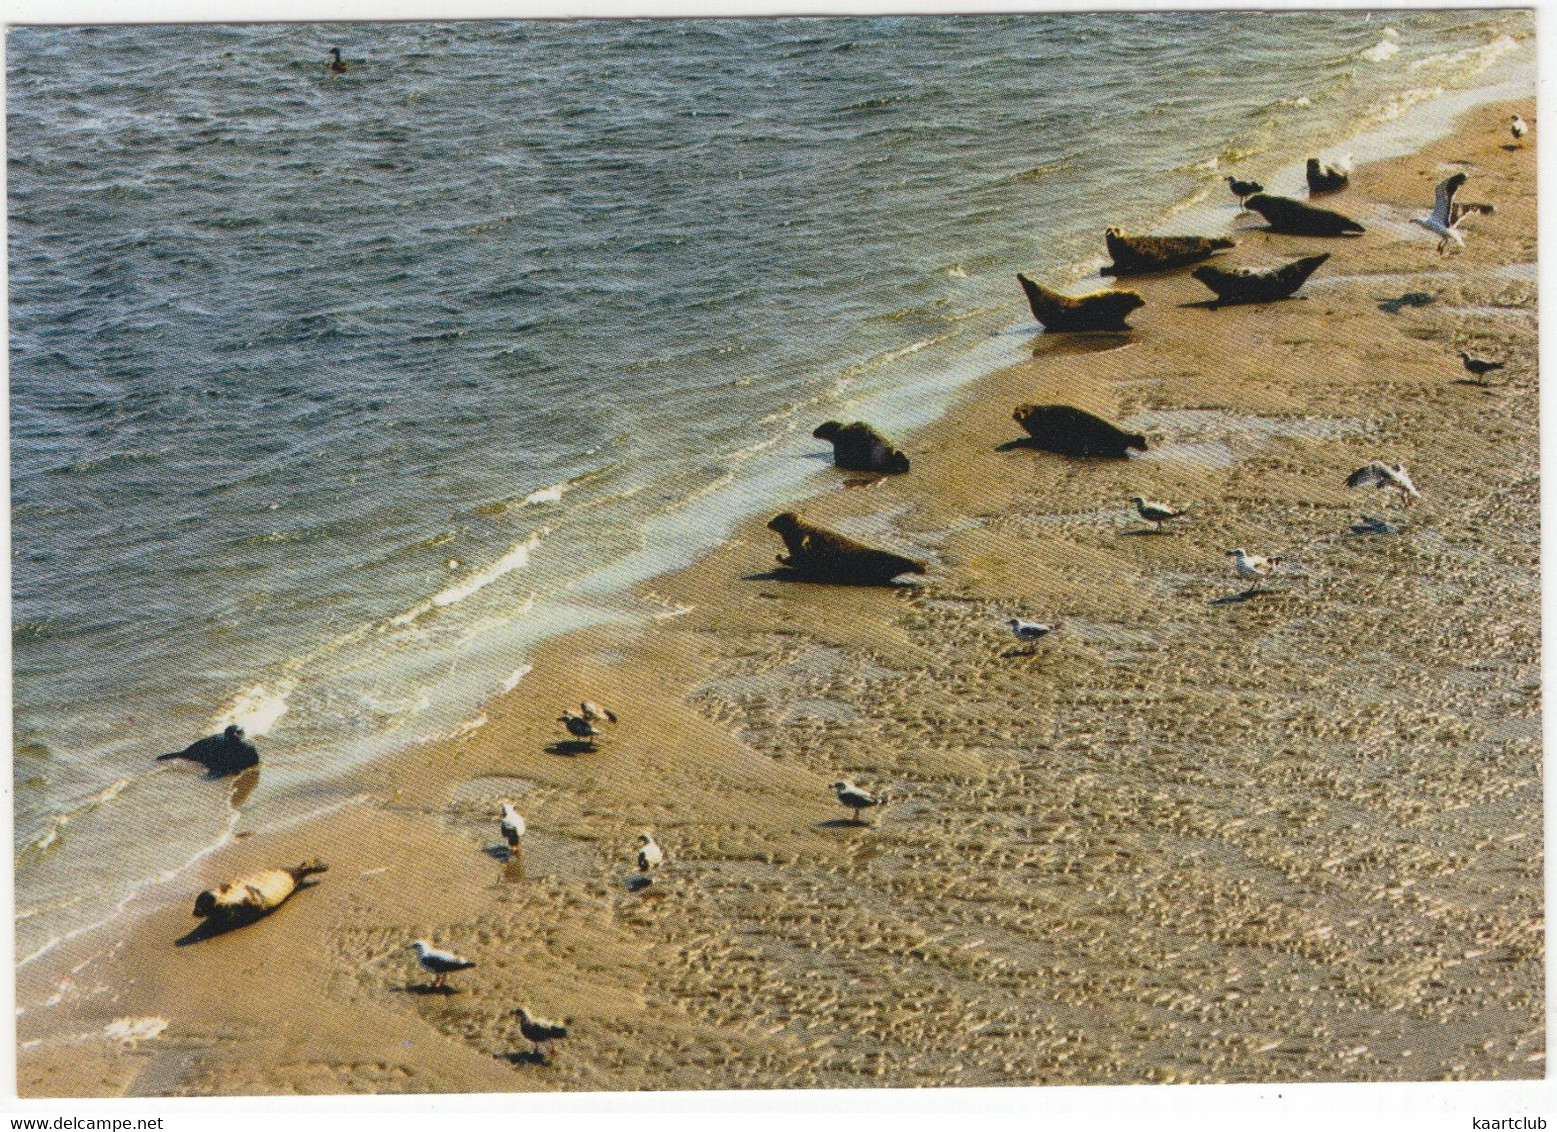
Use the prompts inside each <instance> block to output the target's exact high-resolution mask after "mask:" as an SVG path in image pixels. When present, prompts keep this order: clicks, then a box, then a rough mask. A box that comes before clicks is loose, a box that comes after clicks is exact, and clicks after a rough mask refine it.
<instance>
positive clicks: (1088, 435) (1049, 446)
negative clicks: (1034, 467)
mask: <svg viewBox="0 0 1557 1132" xmlns="http://www.w3.org/2000/svg"><path fill="white" fill-rule="evenodd" d="M1011 417H1012V419H1013V420H1015V421H1016V423H1017V424H1019V425H1021V426H1022V427H1023V428H1024V429H1026V430H1027V434H1028V435H1029V436H1031V437H1032V438H1033V446H1034V447H1036V448H1042V449H1043V450H1044V451H1046V452H1058V453H1059V454H1060V455H1061V456H1114V457H1119V458H1121V459H1122V458H1123V457H1125V456H1127V455H1129V451H1130V449H1132V448H1138V449H1140V450H1141V451H1142V452H1145V451H1146V437H1144V436H1142V435H1141V434H1140V433H1138V432H1125V431H1124V430H1123V429H1121V428H1119V427H1118V426H1117V425H1112V424H1109V423H1108V422H1107V421H1105V420H1104V419H1103V418H1102V417H1094V416H1093V415H1092V414H1091V413H1088V412H1083V411H1082V410H1081V409H1075V408H1072V407H1071V406H1069V405H1018V406H1017V409H1016V412H1014V413H1012V414H1011Z"/></svg>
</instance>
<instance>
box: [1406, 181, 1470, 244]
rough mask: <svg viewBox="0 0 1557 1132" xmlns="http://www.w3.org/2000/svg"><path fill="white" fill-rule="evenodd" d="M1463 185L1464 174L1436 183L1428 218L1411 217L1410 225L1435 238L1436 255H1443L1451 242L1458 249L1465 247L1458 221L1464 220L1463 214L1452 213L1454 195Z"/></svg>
mask: <svg viewBox="0 0 1557 1132" xmlns="http://www.w3.org/2000/svg"><path fill="white" fill-rule="evenodd" d="M1463 184H1465V174H1464V173H1456V174H1454V175H1453V176H1452V177H1445V178H1444V179H1443V180H1442V181H1440V182H1438V188H1437V190H1436V191H1435V192H1434V194H1433V211H1432V214H1431V215H1429V216H1413V217H1412V218H1411V223H1413V224H1415V225H1417V226H1418V227H1421V228H1426V229H1427V230H1428V231H1429V232H1431V233H1433V234H1434V235H1435V236H1437V237H1438V238H1439V239H1438V254H1439V255H1443V250H1444V248H1445V247H1447V246H1448V243H1449V241H1450V240H1453V241H1454V242H1455V243H1456V244H1457V245H1459V246H1460V247H1462V248H1463V247H1464V246H1465V237H1464V236H1462V235H1461V234H1460V227H1459V225H1460V221H1461V220H1463V219H1465V213H1464V212H1462V213H1460V214H1459V215H1458V216H1456V215H1455V211H1454V194H1455V193H1457V192H1459V191H1460V186H1461V185H1463Z"/></svg>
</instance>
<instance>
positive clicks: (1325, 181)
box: [1307, 157, 1351, 196]
mask: <svg viewBox="0 0 1557 1132" xmlns="http://www.w3.org/2000/svg"><path fill="white" fill-rule="evenodd" d="M1307 172H1308V195H1309V196H1319V195H1320V194H1321V193H1338V192H1340V191H1341V190H1342V189H1344V188H1345V187H1346V185H1347V183H1348V182H1349V181H1350V180H1351V178H1350V177H1348V176H1347V175H1346V173H1345V172H1344V171H1342V170H1340V169H1332V168H1330V166H1328V165H1321V164H1319V158H1317V157H1310V158H1309V159H1308V171H1307Z"/></svg>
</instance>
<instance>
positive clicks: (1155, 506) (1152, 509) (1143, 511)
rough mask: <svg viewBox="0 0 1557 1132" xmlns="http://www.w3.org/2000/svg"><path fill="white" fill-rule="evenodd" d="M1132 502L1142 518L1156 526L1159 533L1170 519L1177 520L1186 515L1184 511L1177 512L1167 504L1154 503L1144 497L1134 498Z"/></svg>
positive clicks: (1137, 496)
mask: <svg viewBox="0 0 1557 1132" xmlns="http://www.w3.org/2000/svg"><path fill="white" fill-rule="evenodd" d="M1130 502H1131V503H1134V504H1135V509H1136V511H1137V512H1139V513H1140V516H1141V518H1143V519H1145V520H1146V521H1147V522H1148V523H1154V524H1156V529H1157V530H1159V531H1160V530H1162V525H1163V524H1164V523H1166V522H1167V521H1168V520H1169V519H1177V518H1179V517H1181V516H1182V515H1183V514H1184V512H1183V511H1176V510H1174V509H1173V508H1172V507H1169V506H1168V505H1167V504H1166V503H1153V502H1152V501H1151V500H1150V499H1147V498H1146V497H1145V496H1143V495H1136V496H1132V497H1131V499H1130Z"/></svg>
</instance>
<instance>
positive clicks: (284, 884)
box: [195, 857, 329, 929]
mask: <svg viewBox="0 0 1557 1132" xmlns="http://www.w3.org/2000/svg"><path fill="white" fill-rule="evenodd" d="M328 868H329V866H328V865H326V864H325V863H324V862H323V861H321V860H319V859H318V858H317V857H315V858H314V859H313V860H311V861H304V862H303V863H302V864H301V865H298V866H297V867H296V868H294V869H262V870H261V871H259V872H257V873H250V874H248V875H247V876H241V877H239V878H238V879H237V880H230V881H228V882H227V883H226V884H219V885H217V886H216V887H215V888H208V889H206V890H205V891H204V892H202V893H201V894H200V895H199V896H197V897H195V915H196V916H197V917H199V918H200V919H202V920H204V921H205V922H206V924H207V925H209V926H210V927H212V928H217V929H225V928H235V927H238V926H240V925H242V924H247V923H251V922H253V921H254V920H257V919H259V918H260V917H261V916H264V915H267V914H269V913H271V912H274V911H275V910H276V909H277V908H279V907H281V905H282V904H284V903H286V900H287V898H288V897H289V896H291V895H292V894H293V893H294V892H296V891H297V889H298V887H299V885H301V884H302V882H303V880H304V879H305V878H307V877H310V876H312V875H313V874H314V873H322V872H325V871H326V870H327V869H328Z"/></svg>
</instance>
